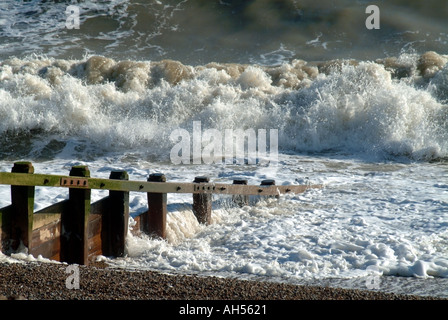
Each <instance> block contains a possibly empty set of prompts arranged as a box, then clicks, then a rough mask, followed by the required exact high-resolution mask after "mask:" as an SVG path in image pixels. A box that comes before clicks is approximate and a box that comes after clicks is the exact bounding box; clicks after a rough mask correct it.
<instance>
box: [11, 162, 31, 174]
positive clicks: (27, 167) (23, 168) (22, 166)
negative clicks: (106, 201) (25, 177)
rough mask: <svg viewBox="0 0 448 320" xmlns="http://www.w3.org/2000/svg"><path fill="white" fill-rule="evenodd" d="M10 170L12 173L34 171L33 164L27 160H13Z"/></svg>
mask: <svg viewBox="0 0 448 320" xmlns="http://www.w3.org/2000/svg"><path fill="white" fill-rule="evenodd" d="M11 172H14V173H34V167H33V164H32V163H31V162H29V161H18V162H14V166H13V167H12V170H11Z"/></svg>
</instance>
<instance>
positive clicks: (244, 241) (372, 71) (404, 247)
mask: <svg viewBox="0 0 448 320" xmlns="http://www.w3.org/2000/svg"><path fill="white" fill-rule="evenodd" d="M370 5H375V6H376V8H378V9H379V16H378V18H379V19H376V20H371V19H372V18H374V17H373V16H372V14H374V13H372V12H371V11H368V12H367V13H366V9H367V7H368V6H370ZM375 17H376V16H375ZM447 17H448V1H440V0H439V1H436V0H428V1H421V0H414V1H409V0H408V1H404V0H403V1H400V0H393V1H392V0H391V1H348V0H347V1H345V0H335V1H329V0H328V1H305V0H303V1H302V0H300V1H292V0H291V1H287V0H284V1H280V0H277V1H274V0H271V1H267V0H255V1H232V0H217V1H214V0H203V1H200V0H198V1H187V0H185V1H162V0H160V1H141V0H140V1H132V0H112V1H102V0H97V1H44V0H41V1H32V0H29V1H25V0H23V1H12V0H5V1H2V2H0V170H1V171H10V170H11V167H12V164H13V162H14V161H17V160H29V161H33V163H34V164H35V168H36V169H35V171H36V172H45V173H58V174H59V173H60V174H66V173H67V172H68V170H69V168H70V167H71V166H72V165H75V164H80V163H82V164H87V165H88V166H89V168H90V169H91V174H92V176H102V177H103V176H104V177H107V176H108V175H109V172H110V170H113V169H122V170H127V171H128V173H129V175H130V177H131V179H136V180H146V178H147V175H148V173H151V172H160V171H162V172H164V173H165V174H166V175H167V177H168V179H169V180H173V181H183V182H185V181H192V180H193V179H194V177H195V176H196V175H198V173H200V174H201V175H202V174H208V175H210V176H211V177H213V178H214V179H215V180H216V179H217V180H219V181H227V180H231V179H232V178H233V177H236V176H237V177H241V178H246V179H248V180H249V182H250V183H251V184H257V183H259V182H260V181H261V180H263V179H276V182H277V183H278V184H302V183H307V182H311V183H322V184H324V185H325V188H324V189H322V190H318V191H313V192H309V193H306V194H303V195H297V196H291V197H286V198H285V199H281V201H280V202H278V203H277V202H269V201H265V202H263V201H262V202H260V203H257V204H256V205H254V206H248V207H244V208H232V207H230V208H229V207H226V206H220V205H219V201H218V204H217V205H216V208H215V209H214V221H215V223H214V224H212V225H211V226H208V227H204V226H201V225H198V223H197V221H196V220H195V218H194V216H193V215H192V211H191V199H189V198H183V197H181V196H178V197H172V198H170V202H169V204H170V206H169V216H168V229H169V230H168V240H167V241H157V240H150V239H145V238H143V239H141V238H133V237H130V239H129V241H128V242H129V243H128V248H127V250H128V256H127V257H125V258H122V259H111V260H110V261H108V262H109V263H111V264H113V265H116V266H118V267H125V268H139V269H145V268H149V269H155V270H161V271H164V272H180V273H199V274H213V275H218V276H230V277H241V278H251V277H257V278H258V277H261V278H262V279H265V280H273V281H286V282H291V283H304V282H305V283H309V282H314V281H317V282H318V283H330V284H331V283H333V284H335V285H339V286H349V287H356V288H361V289H365V287H366V283H367V282H366V277H367V278H368V277H371V276H372V268H373V269H375V272H376V273H373V276H375V277H376V276H378V275H384V276H385V277H383V280H382V281H381V283H382V284H381V285H380V287H379V289H380V290H385V291H394V292H400V293H416V294H431V295H436V296H448V293H447V289H446V288H447V286H446V282H447V277H448V260H447V256H448V183H447V181H448V162H447V159H448V64H447V63H448V19H447ZM366 20H367V22H368V23H367V25H366ZM369 22H377V23H379V25H378V27H379V29H375V28H373V29H372V28H368V27H369V26H370V24H369ZM194 123H200V124H201V126H202V130H207V129H214V130H217V131H218V132H225V130H226V129H233V130H236V129H244V130H245V129H254V130H267V131H268V130H271V129H275V130H278V151H279V155H278V156H279V159H278V160H279V162H278V165H277V166H275V167H264V166H260V165H233V164H232V165H226V164H225V163H213V164H205V163H201V164H197V165H196V164H188V165H177V164H175V163H173V161H172V158H170V155H171V154H170V151H172V148H173V145H174V142H173V140H172V139H171V138H170V135H171V134H172V133H173V131H174V130H178V129H182V130H186V132H190V133H191V132H192V130H193V129H194ZM257 132H258V131H257ZM259 138H260V137H259ZM202 142H203V143H206V142H207V141H204V140H203V141H202ZM212 180H213V179H212ZM36 192H37V193H36V209H39V208H43V207H44V206H46V205H49V204H51V203H54V202H57V201H60V200H61V199H63V197H64V196H63V195H61V194H60V193H59V191H57V190H54V189H51V188H47V189H45V188H42V189H38V190H37V191H36ZM93 196H94V197H96V198H99V197H101V196H102V194H93ZM9 202H10V198H9V187H8V186H4V187H1V188H0V207H3V206H6V205H8V204H9ZM146 205H147V203H146V197H145V195H141V194H138V193H136V194H132V195H131V213H132V214H137V213H139V212H142V211H144V210H145V207H146ZM0 258H1V259H6V258H4V257H3V258H2V257H0ZM16 258H19V257H18V256H17V257H16ZM25 258H27V257H26V256H25ZM28 259H29V257H28ZM105 259H106V258H105ZM396 279H399V280H396Z"/></svg>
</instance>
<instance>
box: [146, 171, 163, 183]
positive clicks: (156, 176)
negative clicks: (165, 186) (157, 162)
mask: <svg viewBox="0 0 448 320" xmlns="http://www.w3.org/2000/svg"><path fill="white" fill-rule="evenodd" d="M148 181H150V182H166V177H165V175H164V174H163V173H152V174H150V175H149V178H148Z"/></svg>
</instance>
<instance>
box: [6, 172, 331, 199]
mask: <svg viewBox="0 0 448 320" xmlns="http://www.w3.org/2000/svg"><path fill="white" fill-rule="evenodd" d="M64 179H70V176H62V175H46V174H36V173H35V174H32V175H28V174H20V173H16V174H13V173H10V172H0V184H9V185H11V184H14V185H21V186H28V185H32V186H44V187H45V186H46V187H69V188H70V189H86V188H87V187H88V188H89V189H98V190H112V191H133V192H146V193H148V192H151V193H214V194H229V195H231V194H244V195H278V194H288V193H290V194H294V193H303V192H305V191H306V190H308V189H316V188H319V189H320V188H322V185H319V184H317V185H288V186H283V185H276V186H256V185H247V186H246V185H232V184H224V183H213V182H210V183H202V184H201V185H200V186H198V185H197V184H194V183H185V182H165V183H157V182H150V181H133V180H112V179H101V178H86V186H87V187H86V186H84V184H82V183H81V184H79V185H78V184H75V185H70V184H68V185H65V184H61V180H64Z"/></svg>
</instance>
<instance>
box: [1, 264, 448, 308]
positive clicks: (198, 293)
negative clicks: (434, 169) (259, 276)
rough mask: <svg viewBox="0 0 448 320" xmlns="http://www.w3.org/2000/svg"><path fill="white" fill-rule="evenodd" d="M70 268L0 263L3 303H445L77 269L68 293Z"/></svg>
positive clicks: (344, 291) (331, 289) (101, 268)
mask: <svg viewBox="0 0 448 320" xmlns="http://www.w3.org/2000/svg"><path fill="white" fill-rule="evenodd" d="M67 267H68V265H67V264H56V263H54V264H53V263H41V262H26V263H0V300H195V301H196V300H240V301H241V300H260V301H261V300H277V301H280V300H447V298H441V297H433V296H420V295H407V294H396V293H387V292H381V291H373V290H372V291H370V290H361V289H346V288H336V287H329V286H314V285H295V284H286V283H276V282H267V281H266V282H265V281H255V280H239V279H235V278H219V277H213V276H200V275H173V274H165V273H160V272H156V271H142V270H125V269H117V268H109V267H108V266H107V265H106V264H105V263H94V264H92V265H90V266H79V289H76V288H74V289H68V288H67V286H66V281H67V278H68V277H70V275H71V273H70V272H66V269H67Z"/></svg>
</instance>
